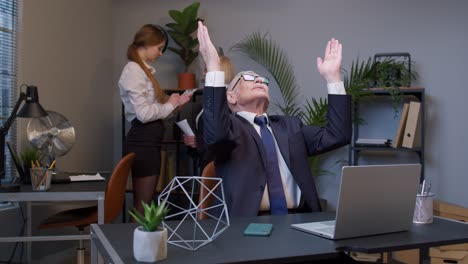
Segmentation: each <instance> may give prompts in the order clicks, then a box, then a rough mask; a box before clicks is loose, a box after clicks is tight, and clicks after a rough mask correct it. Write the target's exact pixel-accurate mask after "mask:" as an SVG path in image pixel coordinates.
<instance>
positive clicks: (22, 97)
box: [0, 92, 26, 136]
mask: <svg viewBox="0 0 468 264" xmlns="http://www.w3.org/2000/svg"><path fill="white" fill-rule="evenodd" d="M24 100H26V94H25V93H24V92H20V94H19V97H18V100H17V101H16V104H15V106H14V107H13V110H11V114H10V116H9V117H8V119H7V121H5V123H4V124H3V126H2V128H1V129H0V130H1V133H2V135H3V136H6V135H7V134H8V130H9V129H10V127H11V125H12V124H13V121H15V119H16V112H18V109H19V107H20V105H21V103H22V102H23V101H24Z"/></svg>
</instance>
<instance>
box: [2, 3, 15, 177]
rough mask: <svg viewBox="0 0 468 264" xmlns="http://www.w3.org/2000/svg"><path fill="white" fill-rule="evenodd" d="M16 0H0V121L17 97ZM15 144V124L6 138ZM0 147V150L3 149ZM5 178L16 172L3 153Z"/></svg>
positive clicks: (3, 119) (7, 155) (6, 117)
mask: <svg viewBox="0 0 468 264" xmlns="http://www.w3.org/2000/svg"><path fill="white" fill-rule="evenodd" d="M17 24H18V0H0V123H1V124H2V126H3V123H4V122H5V121H6V120H7V119H8V117H9V116H10V113H11V110H12V108H13V106H14V104H15V102H16V99H17V89H16V87H17V85H16V27H17ZM6 140H7V141H10V142H11V143H12V144H13V145H16V126H15V125H14V126H12V127H11V128H10V130H9V132H8V137H7V139H6ZM5 150H6V148H5V149H1V150H0V151H5ZM5 156H6V157H7V158H6V161H5V167H6V179H7V180H9V179H10V178H11V177H12V175H13V173H16V171H15V170H14V166H12V162H11V157H10V155H9V154H8V153H5Z"/></svg>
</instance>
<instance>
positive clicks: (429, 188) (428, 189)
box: [426, 183, 431, 195]
mask: <svg viewBox="0 0 468 264" xmlns="http://www.w3.org/2000/svg"><path fill="white" fill-rule="evenodd" d="M430 190H431V184H430V183H429V187H427V192H426V194H427V195H429V193H430V192H429V191H430Z"/></svg>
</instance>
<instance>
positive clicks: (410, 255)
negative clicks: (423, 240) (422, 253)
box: [392, 249, 419, 263]
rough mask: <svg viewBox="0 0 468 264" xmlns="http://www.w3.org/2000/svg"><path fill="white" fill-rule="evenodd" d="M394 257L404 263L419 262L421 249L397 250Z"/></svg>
mask: <svg viewBox="0 0 468 264" xmlns="http://www.w3.org/2000/svg"><path fill="white" fill-rule="evenodd" d="M392 257H393V259H395V260H397V261H399V262H402V263H419V249H410V250H401V251H395V252H393V255H392Z"/></svg>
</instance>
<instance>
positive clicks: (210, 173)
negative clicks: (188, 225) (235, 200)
mask: <svg viewBox="0 0 468 264" xmlns="http://www.w3.org/2000/svg"><path fill="white" fill-rule="evenodd" d="M201 176H202V177H206V178H210V177H216V171H215V165H214V162H213V161H212V162H210V163H208V164H206V166H205V168H203V172H202V175H201ZM202 183H203V184H204V185H205V186H206V187H207V188H208V189H206V188H202V187H201V188H200V194H199V196H198V201H203V199H205V197H206V196H207V195H208V193H209V190H211V189H213V187H214V186H215V184H216V181H213V180H206V179H202ZM213 199H214V197H213V196H212V195H211V196H209V197H206V199H205V200H204V201H203V202H202V203H200V204H199V208H200V209H205V208H208V207H210V206H211V205H212V204H213ZM207 218H208V215H207V214H205V213H203V212H200V213H198V219H207Z"/></svg>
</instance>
